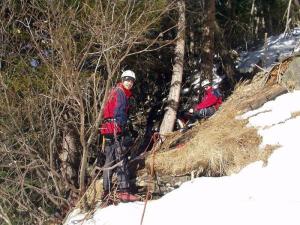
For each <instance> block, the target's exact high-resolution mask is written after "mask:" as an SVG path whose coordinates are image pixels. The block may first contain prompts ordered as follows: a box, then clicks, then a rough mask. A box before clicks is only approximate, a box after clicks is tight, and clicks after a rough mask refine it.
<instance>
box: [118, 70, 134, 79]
mask: <svg viewBox="0 0 300 225" xmlns="http://www.w3.org/2000/svg"><path fill="white" fill-rule="evenodd" d="M124 77H131V78H133V79H134V80H135V79H136V78H135V73H134V72H133V71H131V70H125V71H124V72H123V73H122V75H121V78H124Z"/></svg>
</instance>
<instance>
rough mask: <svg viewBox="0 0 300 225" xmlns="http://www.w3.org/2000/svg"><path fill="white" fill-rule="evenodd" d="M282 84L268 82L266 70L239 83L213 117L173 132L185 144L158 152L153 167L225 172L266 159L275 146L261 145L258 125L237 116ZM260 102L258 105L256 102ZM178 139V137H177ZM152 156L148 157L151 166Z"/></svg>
mask: <svg viewBox="0 0 300 225" xmlns="http://www.w3.org/2000/svg"><path fill="white" fill-rule="evenodd" d="M278 88H280V87H279V86H278V85H275V84H266V83H265V77H264V76H263V74H261V75H260V76H257V77H256V79H255V80H253V81H252V82H251V83H249V84H248V83H242V84H240V85H238V87H237V88H236V90H235V91H234V93H233V94H232V95H231V97H230V98H229V99H227V101H226V102H224V103H223V105H222V109H221V110H219V111H218V112H217V113H216V114H215V115H214V116H213V117H211V118H210V119H208V120H206V121H203V122H201V123H200V124H198V125H196V126H195V127H194V128H193V129H191V130H190V131H188V132H187V133H185V134H184V135H182V134H178V133H174V135H173V136H172V137H169V140H167V143H168V144H167V145H169V146H171V144H170V143H172V142H173V143H174V142H176V140H177V142H185V144H184V146H183V147H180V148H175V149H171V150H170V149H167V147H166V144H165V145H164V146H163V148H162V149H163V151H159V152H157V153H156V155H155V162H154V168H155V171H156V173H157V174H158V175H176V176H178V175H184V174H187V173H190V172H191V171H195V170H196V171H197V172H198V174H201V175H204V176H222V175H228V174H231V173H235V172H238V171H240V170H241V169H242V168H243V167H245V166H246V165H248V164H249V163H251V162H254V161H257V160H262V161H264V162H265V163H267V159H268V157H269V155H270V154H272V152H273V150H274V149H275V148H276V146H267V147H266V149H264V150H261V149H259V144H260V143H261V137H260V136H259V135H258V134H257V130H256V129H255V128H249V127H246V124H247V123H248V121H247V120H237V119H235V118H236V116H237V115H239V114H241V113H243V112H245V111H247V110H249V108H252V105H254V106H255V104H254V103H255V102H257V101H258V99H263V100H261V102H263V101H267V100H268V96H269V94H270V93H272V92H274V90H275V89H276V90H277V89H278ZM257 106H259V105H257ZM178 140H179V141H178ZM151 158H152V157H148V158H147V159H146V166H147V168H150V167H151V163H152V159H151Z"/></svg>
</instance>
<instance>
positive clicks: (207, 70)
mask: <svg viewBox="0 0 300 225" xmlns="http://www.w3.org/2000/svg"><path fill="white" fill-rule="evenodd" d="M205 9H206V10H205V11H206V12H207V14H206V20H205V24H204V32H203V40H204V43H203V61H202V62H203V63H202V69H203V73H204V77H205V78H206V79H209V80H210V81H212V79H213V76H212V69H213V57H214V23H215V0H207V1H206V2H205Z"/></svg>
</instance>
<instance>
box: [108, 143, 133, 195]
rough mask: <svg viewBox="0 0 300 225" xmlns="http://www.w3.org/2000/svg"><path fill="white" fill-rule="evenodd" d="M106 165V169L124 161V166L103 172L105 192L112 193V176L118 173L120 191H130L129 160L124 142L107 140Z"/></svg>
mask: <svg viewBox="0 0 300 225" xmlns="http://www.w3.org/2000/svg"><path fill="white" fill-rule="evenodd" d="M104 151H105V156H106V159H105V164H104V168H108V167H112V166H114V165H115V164H116V163H118V162H120V161H122V160H123V162H122V164H121V165H119V166H117V167H116V168H113V169H109V170H107V169H105V170H104V171H103V189H104V191H111V189H112V176H113V173H114V172H116V173H117V179H118V186H119V189H120V190H127V189H129V171H128V159H127V156H126V151H127V150H126V148H125V147H124V146H123V143H122V140H119V141H114V140H110V139H107V140H106V141H105V148H104Z"/></svg>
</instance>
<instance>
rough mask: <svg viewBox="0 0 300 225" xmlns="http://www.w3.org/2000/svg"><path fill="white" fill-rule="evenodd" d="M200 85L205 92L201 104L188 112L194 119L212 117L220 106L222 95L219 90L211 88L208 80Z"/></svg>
mask: <svg viewBox="0 0 300 225" xmlns="http://www.w3.org/2000/svg"><path fill="white" fill-rule="evenodd" d="M201 85H202V87H203V88H204V90H205V93H204V96H203V98H202V100H201V102H200V103H198V104H197V105H196V106H195V107H194V109H192V110H190V111H189V112H190V113H192V114H193V117H194V118H195V119H203V118H208V117H210V116H212V115H213V114H214V113H215V112H216V111H217V110H218V109H219V106H220V105H221V104H222V94H221V92H220V90H219V88H217V87H213V86H211V85H210V82H209V81H208V80H204V81H203V82H202V84H201Z"/></svg>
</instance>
